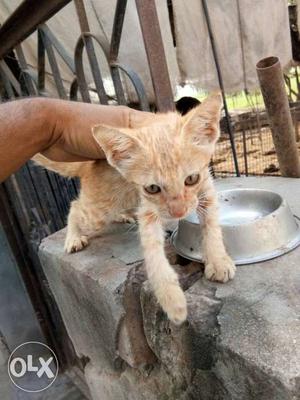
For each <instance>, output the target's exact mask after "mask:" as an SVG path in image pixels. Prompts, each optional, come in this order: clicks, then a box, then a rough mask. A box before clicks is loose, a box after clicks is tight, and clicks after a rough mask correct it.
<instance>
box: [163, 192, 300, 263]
mask: <svg viewBox="0 0 300 400" xmlns="http://www.w3.org/2000/svg"><path fill="white" fill-rule="evenodd" d="M218 198H219V218H220V224H221V227H222V231H223V238H224V243H225V247H226V249H227V251H228V253H229V254H230V256H231V257H232V259H233V260H234V261H235V263H236V264H237V265H241V264H252V263H257V262H260V261H265V260H269V259H272V258H275V257H278V256H281V255H282V254H285V253H287V252H288V251H291V250H292V249H294V248H295V247H297V246H298V245H299V244H300V229H299V226H298V224H297V222H296V219H295V218H294V216H293V214H292V212H291V210H290V208H289V206H288V204H287V203H286V201H285V200H284V199H283V198H282V197H281V196H280V195H279V194H277V193H273V192H270V191H267V190H261V189H232V190H225V191H221V192H219V193H218ZM201 225H202V223H201V221H200V222H199V221H198V217H197V215H196V212H195V213H192V214H190V215H189V216H188V217H186V218H185V219H183V220H181V221H179V224H178V228H177V229H176V230H175V231H174V232H173V235H172V237H171V241H172V243H173V245H174V247H175V249H176V251H177V253H178V254H180V255H181V256H183V257H185V258H187V259H190V260H193V261H200V262H202V261H203V260H202V255H201V248H200V243H201V236H202V227H201Z"/></svg>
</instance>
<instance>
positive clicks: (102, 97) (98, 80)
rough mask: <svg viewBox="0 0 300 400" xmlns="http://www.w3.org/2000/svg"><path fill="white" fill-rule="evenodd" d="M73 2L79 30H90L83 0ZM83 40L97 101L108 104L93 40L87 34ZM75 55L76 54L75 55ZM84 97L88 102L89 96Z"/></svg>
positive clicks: (84, 31) (83, 31) (85, 31)
mask: <svg viewBox="0 0 300 400" xmlns="http://www.w3.org/2000/svg"><path fill="white" fill-rule="evenodd" d="M74 3H75V7H76V11H77V15H78V20H79V24H80V29H81V32H82V33H87V32H89V31H90V27H89V22H88V19H87V15H86V12H85V8H84V4H83V1H82V0H74ZM83 40H84V44H85V48H86V52H87V56H88V60H89V63H90V66H91V70H92V75H93V78H94V82H95V86H96V90H97V94H98V97H99V101H100V103H102V104H108V100H107V96H106V93H105V89H104V85H103V80H102V76H101V72H100V69H99V65H98V61H97V57H96V53H95V49H94V44H93V40H92V38H91V37H89V36H83ZM75 57H76V55H75ZM75 62H76V61H75ZM79 87H80V86H79ZM80 90H81V88H80ZM86 99H87V100H85V101H87V102H90V96H88V97H87V96H86Z"/></svg>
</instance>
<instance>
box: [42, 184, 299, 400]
mask: <svg viewBox="0 0 300 400" xmlns="http://www.w3.org/2000/svg"><path fill="white" fill-rule="evenodd" d="M299 183H300V181H299V180H297V179H289V178H239V179H237V178H232V179H225V180H220V181H218V182H217V187H218V189H219V190H222V189H226V188H232V187H261V188H264V189H268V190H273V191H275V192H277V193H279V194H281V195H282V196H284V197H285V198H286V200H287V201H288V203H289V204H290V206H291V208H292V211H293V212H294V214H296V215H299V216H300V204H299V200H298V199H299V198H300V197H299V195H300V184H299ZM64 235H65V232H64V231H61V232H58V233H56V234H54V235H52V236H50V237H49V238H47V239H45V240H44V241H43V243H42V245H41V248H40V258H41V261H42V265H43V268H44V270H45V273H46V276H47V278H48V280H49V284H50V287H51V290H52V291H53V293H54V296H55V298H56V301H57V303H58V306H59V308H60V311H61V313H62V317H63V319H64V322H65V324H66V327H67V330H68V333H69V335H70V337H71V339H72V341H73V344H74V346H75V349H76V352H77V354H78V356H79V357H83V359H84V360H85V363H86V367H85V376H86V380H87V383H88V385H89V388H90V391H91V394H92V398H93V400H127V399H128V400H129V399H130V400H132V399H133V400H144V399H145V400H146V399H147V400H152V399H153V400H171V399H172V400H173V399H175V398H176V399H179V400H190V399H191V400H194V399H195V400H196V399H197V400H300V319H299V318H300V292H299V290H300V248H298V249H296V250H294V251H292V252H290V253H289V254H286V255H284V256H282V257H280V258H277V259H274V260H270V261H268V262H264V263H260V264H255V265H248V266H239V267H238V270H237V275H236V278H235V280H234V281H232V282H230V283H227V284H225V285H222V284H217V283H211V282H208V281H207V280H205V278H203V273H202V266H201V265H199V264H196V263H187V262H185V263H183V265H174V268H175V269H176V270H177V271H178V273H179V274H180V281H181V284H182V286H183V288H184V289H185V293H186V297H187V301H188V307H189V316H188V321H187V322H186V323H184V324H183V325H182V326H181V327H177V326H174V325H172V324H171V323H170V322H169V321H168V319H167V317H166V316H165V314H164V313H163V312H162V310H161V309H160V307H159V305H158V304H157V302H156V300H155V298H154V297H153V294H152V292H151V290H150V289H149V285H148V282H146V281H145V275H144V270H143V265H141V259H142V254H141V249H140V244H139V240H138V236H137V232H136V231H133V230H132V229H129V228H128V227H126V226H125V227H118V228H117V230H116V231H114V232H112V233H107V234H106V235H104V236H103V237H101V238H98V239H95V240H94V241H93V242H92V244H91V245H90V246H89V247H88V248H87V249H86V250H84V251H83V252H80V253H77V254H72V255H66V254H64V253H63V241H64ZM168 255H169V259H170V260H171V261H172V264H175V263H176V262H177V261H179V260H180V259H178V260H177V258H176V256H175V254H174V251H173V250H172V249H170V248H168ZM181 261H182V260H181Z"/></svg>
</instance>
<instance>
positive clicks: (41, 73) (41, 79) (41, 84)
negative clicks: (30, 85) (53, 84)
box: [37, 29, 46, 93]
mask: <svg viewBox="0 0 300 400" xmlns="http://www.w3.org/2000/svg"><path fill="white" fill-rule="evenodd" d="M37 33H38V43H37V46H38V91H39V93H41V92H43V91H44V90H45V62H46V57H45V55H46V51H45V46H44V42H43V33H42V31H41V30H39V29H38V32H37Z"/></svg>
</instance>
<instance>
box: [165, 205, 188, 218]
mask: <svg viewBox="0 0 300 400" xmlns="http://www.w3.org/2000/svg"><path fill="white" fill-rule="evenodd" d="M186 211H187V208H186V206H185V205H182V204H170V205H169V213H170V215H171V216H172V217H173V218H182V217H183V216H184V215H185V213H186Z"/></svg>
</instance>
